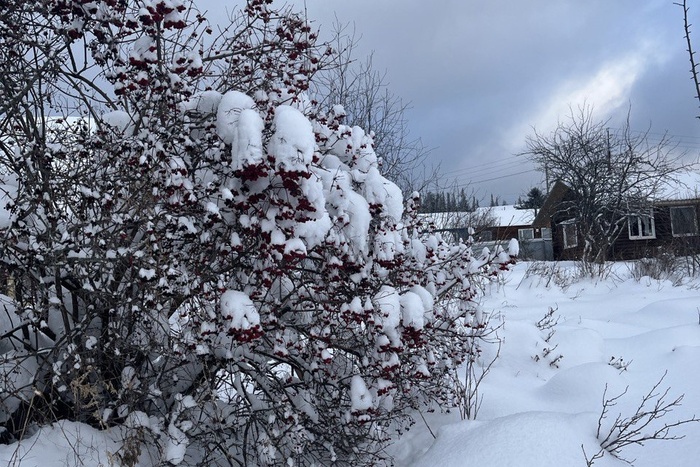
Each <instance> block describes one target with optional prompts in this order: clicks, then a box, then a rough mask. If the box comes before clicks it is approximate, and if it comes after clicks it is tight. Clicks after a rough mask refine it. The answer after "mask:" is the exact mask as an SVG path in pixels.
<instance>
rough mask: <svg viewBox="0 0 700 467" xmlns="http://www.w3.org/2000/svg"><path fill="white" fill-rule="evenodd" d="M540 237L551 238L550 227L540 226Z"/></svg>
mask: <svg viewBox="0 0 700 467" xmlns="http://www.w3.org/2000/svg"><path fill="white" fill-rule="evenodd" d="M542 238H544V239H545V240H551V239H552V229H550V228H549V227H542Z"/></svg>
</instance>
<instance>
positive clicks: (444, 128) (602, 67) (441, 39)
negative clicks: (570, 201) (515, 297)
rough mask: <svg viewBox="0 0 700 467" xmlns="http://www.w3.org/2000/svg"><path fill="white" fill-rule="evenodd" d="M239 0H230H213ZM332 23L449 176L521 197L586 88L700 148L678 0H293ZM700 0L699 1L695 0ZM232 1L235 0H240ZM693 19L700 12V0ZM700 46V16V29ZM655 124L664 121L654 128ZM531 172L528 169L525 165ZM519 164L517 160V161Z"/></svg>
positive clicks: (640, 126)
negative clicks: (536, 157) (536, 141)
mask: <svg viewBox="0 0 700 467" xmlns="http://www.w3.org/2000/svg"><path fill="white" fill-rule="evenodd" d="M209 2H216V3H219V2H220V3H221V4H228V3H227V2H224V1H223V0H209ZM291 3H292V4H295V5H299V6H300V7H302V8H303V7H304V4H305V5H306V8H307V12H308V17H309V19H311V20H312V21H314V24H315V25H316V26H317V27H319V28H320V29H321V32H322V35H323V33H328V34H330V33H331V32H332V29H333V28H332V24H333V22H334V19H335V17H336V16H337V18H338V19H339V20H340V21H341V22H344V23H354V27H355V29H356V31H357V34H358V36H361V39H360V42H359V45H358V52H359V53H358V58H361V55H362V54H369V53H370V52H372V51H374V65H375V68H376V69H377V70H380V71H384V70H386V72H387V80H388V81H389V83H390V88H391V90H392V91H393V92H394V93H395V94H396V95H398V96H400V97H401V98H402V99H404V101H406V102H410V104H411V106H412V108H411V110H410V111H409V113H408V115H407V117H408V119H409V126H410V131H411V135H412V136H414V137H420V138H421V139H422V140H423V142H424V144H425V145H426V146H428V147H432V148H434V150H433V151H432V153H431V160H433V161H434V162H436V163H438V162H439V163H440V164H441V166H442V169H443V173H444V174H446V175H444V177H445V181H450V180H452V179H456V183H457V184H458V185H460V186H470V187H471V188H473V189H475V190H477V193H478V194H479V195H480V196H483V197H484V198H485V199H488V196H489V195H490V194H491V193H494V194H495V195H499V196H500V197H501V198H502V199H505V200H506V201H508V202H513V201H515V199H516V198H517V197H518V195H523V194H524V193H526V192H527V190H528V189H529V188H530V187H532V186H536V185H543V177H542V175H541V174H540V173H538V172H536V171H534V170H533V166H532V165H530V164H529V163H527V161H525V160H523V159H522V158H516V157H514V155H515V154H517V153H518V152H520V151H522V150H524V148H525V146H524V144H525V139H526V137H527V136H528V135H531V134H532V132H533V127H534V128H536V129H537V130H538V131H539V132H545V133H548V132H549V131H550V130H551V129H553V126H554V125H555V124H556V123H557V120H558V119H560V120H563V119H565V118H566V115H567V113H568V112H569V108H570V106H573V107H574V108H575V107H577V106H579V105H582V104H583V103H584V102H586V103H587V104H589V105H591V106H593V107H594V108H595V112H596V114H597V115H598V117H599V118H601V119H605V118H608V117H610V118H612V120H611V122H610V125H611V127H612V128H614V127H616V126H618V127H619V126H620V125H621V123H622V121H623V120H624V117H625V116H626V114H627V109H628V107H630V106H631V113H632V128H633V129H635V130H646V129H648V128H649V126H650V125H651V131H652V132H653V133H663V132H666V131H667V132H668V133H669V134H670V135H673V136H676V137H677V138H678V141H679V144H680V145H681V146H683V147H686V148H687V149H689V150H690V151H693V152H694V153H695V154H697V153H698V152H699V151H700V120H698V119H697V118H695V117H696V115H699V114H700V110H699V109H698V104H697V102H696V101H695V100H694V96H693V85H692V82H691V80H690V74H689V71H688V70H689V67H690V65H689V62H688V57H687V53H686V51H685V42H684V38H683V22H682V20H683V18H682V10H681V9H680V8H679V7H678V6H675V5H674V4H673V0H585V1H582V0H528V1H524V0H435V1H430V2H429V1H425V0H343V1H340V0H306V1H304V0H294V1H293V2H291ZM691 3H692V2H691ZM228 5H230V4H228ZM694 8H695V9H694V10H692V11H691V15H692V17H691V19H693V20H695V22H696V23H697V24H699V25H700V21H699V20H700V5H695V6H694ZM697 34H698V35H697V41H696V43H697V48H698V50H700V29H698V30H697ZM652 136H654V135H652ZM521 172H525V173H521ZM517 173H520V174H519V175H513V176H509V175H511V174H517Z"/></svg>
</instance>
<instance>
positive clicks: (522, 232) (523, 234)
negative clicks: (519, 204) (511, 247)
mask: <svg viewBox="0 0 700 467" xmlns="http://www.w3.org/2000/svg"><path fill="white" fill-rule="evenodd" d="M533 238H535V231H534V230H533V229H518V240H521V241H522V240H532V239H533Z"/></svg>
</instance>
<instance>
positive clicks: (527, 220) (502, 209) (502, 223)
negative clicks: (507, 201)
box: [476, 205, 535, 227]
mask: <svg viewBox="0 0 700 467" xmlns="http://www.w3.org/2000/svg"><path fill="white" fill-rule="evenodd" d="M476 214H477V215H481V214H483V215H488V216H490V217H491V218H492V219H493V220H494V221H495V222H494V224H493V225H494V226H495V227H510V226H517V225H528V226H529V225H531V224H532V221H534V220H535V210H534V209H517V208H516V207H515V206H513V205H508V206H493V207H483V208H477V209H476Z"/></svg>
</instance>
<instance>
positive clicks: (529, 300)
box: [0, 263, 700, 467]
mask: <svg viewBox="0 0 700 467" xmlns="http://www.w3.org/2000/svg"><path fill="white" fill-rule="evenodd" d="M534 269H536V268H535V267H534V266H533V263H520V264H518V265H516V267H515V268H514V269H513V271H511V272H509V273H508V274H507V275H506V276H505V283H504V284H501V285H499V286H494V287H493V288H492V290H491V291H490V293H489V295H488V297H487V298H486V299H485V301H484V310H485V311H487V312H489V313H491V319H492V322H493V323H494V324H497V325H501V328H500V329H499V331H498V335H499V337H500V340H501V346H500V356H499V358H498V360H496V361H495V363H494V364H493V366H492V367H491V371H490V373H489V374H488V375H487V377H486V378H485V380H484V381H483V383H482V385H481V387H480V394H481V396H483V400H482V402H481V405H480V409H479V411H478V414H477V417H476V420H470V421H462V420H460V417H459V414H458V413H456V412H452V413H450V414H434V413H433V414H424V416H425V423H424V422H423V420H421V418H419V417H416V418H417V420H418V421H417V423H416V425H415V426H414V427H413V428H412V429H411V430H410V431H409V432H408V433H407V434H406V435H405V436H404V437H403V438H402V439H401V440H400V441H399V442H398V443H397V444H396V445H394V446H393V447H392V448H391V452H392V454H394V455H395V459H396V461H395V463H396V465H397V466H399V467H402V466H412V467H424V466H425V467H429V466H430V467H432V466H464V465H475V466H479V467H504V466H519V467H520V466H522V467H530V466H532V467H548V466H552V467H562V466H565V467H568V466H582V467H585V466H586V457H585V456H587V457H588V458H589V459H590V458H592V457H593V456H594V455H596V454H598V453H599V451H600V442H599V441H598V439H597V437H596V431H597V429H598V420H599V415H600V413H601V410H602V408H603V402H602V401H603V399H604V393H605V391H606V386H607V396H606V397H607V398H608V399H610V398H612V397H615V396H618V395H620V394H622V393H623V392H624V391H625V389H626V388H627V392H626V393H625V394H624V395H622V396H621V397H620V398H618V399H617V402H616V405H614V406H611V407H609V413H608V416H607V418H605V419H604V420H603V422H602V430H601V433H602V437H604V436H605V435H607V432H608V430H609V428H610V426H611V424H612V423H613V421H614V420H615V419H616V418H617V417H618V415H619V416H620V417H621V418H622V419H626V418H629V417H632V416H634V415H635V413H637V408H638V406H639V405H640V403H641V401H642V398H643V397H644V396H645V395H646V394H648V393H649V391H651V390H652V389H653V387H654V385H655V384H657V383H658V382H659V380H660V379H661V378H662V377H664V374H665V375H666V376H665V378H664V379H663V381H662V382H661V383H660V385H659V386H658V387H657V388H656V390H655V391H653V394H659V395H663V393H664V391H665V390H666V389H667V388H670V390H669V391H668V394H667V395H666V397H665V401H666V402H673V401H674V400H675V399H676V398H677V397H679V396H681V395H684V397H683V400H682V401H681V405H680V406H677V407H673V411H672V412H670V413H668V414H667V415H666V416H665V417H664V418H662V419H660V420H656V421H653V422H652V423H651V424H650V425H649V426H646V427H644V428H643V429H642V430H641V432H640V434H641V435H647V434H649V433H652V432H653V430H655V429H658V428H659V427H661V426H663V424H664V423H668V424H673V423H675V422H677V421H678V420H683V419H689V418H692V417H693V416H694V415H698V416H700V389H699V387H700V371H699V370H700V323H699V322H698V321H699V319H700V281H697V280H693V281H685V283H684V284H683V285H680V286H673V285H672V284H671V283H670V282H664V281H657V280H653V279H649V278H642V279H641V280H640V281H636V280H634V279H632V278H631V274H630V266H628V265H625V264H618V265H616V266H615V268H614V269H613V270H612V271H611V274H610V276H609V277H608V278H607V279H605V280H602V281H599V282H597V283H595V282H593V281H590V280H580V279H575V278H574V277H573V276H574V275H575V272H576V268H575V266H574V265H572V264H565V263H560V264H555V263H548V264H544V263H541V264H540V265H539V266H538V267H537V269H539V270H540V272H542V271H543V270H546V269H549V272H550V273H551V272H552V270H554V271H555V272H554V273H553V274H543V275H542V274H534V273H533V270H534ZM550 308H552V309H553V310H554V312H553V313H551V314H550V317H549V320H547V319H545V320H543V318H545V316H546V315H547V314H548V312H549V310H550ZM547 321H548V323H549V324H548V323H547ZM538 322H540V326H539V327H538V326H537V323H538ZM554 322H556V324H552V323H554ZM552 331H553V334H552ZM550 334H551V337H549V338H548V336H550ZM547 340H548V342H547ZM497 349H498V346H497V345H495V344H494V345H492V346H490V347H486V348H485V349H484V354H483V358H482V360H483V361H484V362H489V361H491V360H492V359H493V357H494V355H495V353H496V351H497ZM545 349H553V350H552V351H551V352H549V353H548V354H547V355H545V354H546V353H547V352H546V351H545ZM560 356H561V358H559V357H560ZM657 400H658V398H657V397H652V398H651V401H650V403H649V404H648V405H647V406H646V407H644V409H649V408H652V407H653V405H654V403H656V401H657ZM635 427H636V426H635ZM635 427H633V428H635ZM431 431H432V433H434V434H435V435H436V436H437V438H436V439H433V436H432V435H431ZM669 435H670V436H685V437H684V438H683V439H679V440H674V441H649V442H647V443H645V446H643V447H642V446H637V445H630V446H627V447H625V448H623V449H622V451H621V455H622V457H624V458H626V459H628V460H631V461H634V465H635V466H637V467H657V466H660V465H668V466H673V467H691V466H697V465H698V462H699V461H698V460H699V459H700V423H690V424H685V425H682V426H680V427H678V428H677V429H672V430H671V431H670V433H669ZM116 437H117V436H116V433H104V432H98V431H96V430H94V429H92V428H89V427H86V426H84V425H79V424H75V423H69V422H65V423H62V424H61V425H59V426H54V427H52V428H46V429H44V430H42V431H41V432H40V433H39V435H38V436H35V437H33V438H31V439H28V440H26V441H25V442H23V443H22V446H18V445H16V444H15V445H9V446H0V465H22V466H25V467H27V466H47V467H53V466H63V465H86V466H98V465H110V457H112V456H111V454H110V453H111V452H114V451H115V450H116V446H117V444H116V443H115V441H114V439H116ZM584 452H585V454H584ZM116 465H118V464H116ZM592 465H594V466H597V467H606V466H607V467H615V466H624V465H627V464H626V463H624V462H623V461H621V460H618V459H616V458H614V457H612V456H610V455H609V454H607V453H604V455H603V457H602V458H599V459H597V460H595V461H594V463H593V464H592Z"/></svg>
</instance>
